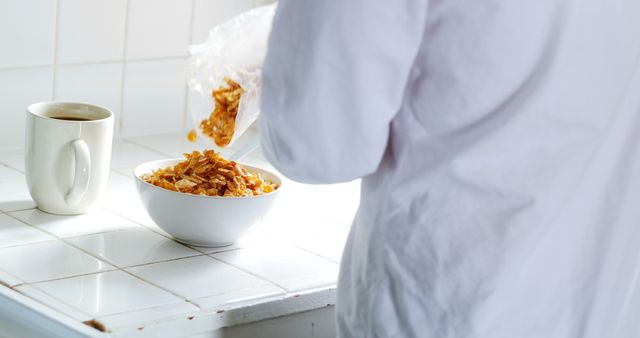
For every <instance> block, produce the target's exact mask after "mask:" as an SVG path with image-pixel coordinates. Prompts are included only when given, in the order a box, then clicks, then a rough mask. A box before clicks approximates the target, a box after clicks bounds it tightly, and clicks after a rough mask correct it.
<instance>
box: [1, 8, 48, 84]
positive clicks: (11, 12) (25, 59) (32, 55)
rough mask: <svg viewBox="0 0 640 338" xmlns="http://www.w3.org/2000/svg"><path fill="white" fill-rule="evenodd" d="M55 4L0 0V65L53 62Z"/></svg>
mask: <svg viewBox="0 0 640 338" xmlns="http://www.w3.org/2000/svg"><path fill="white" fill-rule="evenodd" d="M55 5H56V1H55V0H21V1H14V0H0V41H2V47H1V48H2V52H1V53H0V68H8V67H23V66H33V65H50V64H52V63H53V50H54V37H55V22H56V15H55V14H56V7H55ZM1 93H2V94H4V92H1Z"/></svg>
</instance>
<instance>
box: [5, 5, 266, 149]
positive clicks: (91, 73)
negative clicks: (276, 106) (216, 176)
mask: <svg viewBox="0 0 640 338" xmlns="http://www.w3.org/2000/svg"><path fill="white" fill-rule="evenodd" d="M271 1H273V0H180V1H175V0H109V1H103V0H102V1H101V0H21V1H13V0H0V42H1V47H0V48H1V50H2V52H0V120H1V121H2V123H0V151H3V152H4V151H6V150H11V149H19V148H22V147H23V146H24V113H25V109H26V107H27V105H29V104H31V103H34V102H38V101H45V100H52V99H55V100H64V101H85V102H88V103H96V104H99V105H104V106H107V107H108V108H110V109H111V110H113V111H114V112H115V113H116V117H120V120H117V121H116V123H117V126H116V132H117V133H118V134H117V136H124V135H126V136H138V135H146V134H155V133H162V132H175V131H184V127H185V126H184V121H186V120H187V119H186V118H185V117H186V111H187V109H186V108H187V105H188V103H187V102H185V92H186V86H185V78H184V66H185V65H186V60H187V57H188V47H189V45H190V44H192V43H194V42H198V43H199V42H202V41H203V40H204V38H205V37H206V35H207V32H208V31H209V29H210V28H211V27H213V26H214V25H216V24H218V23H221V22H222V21H226V20H227V19H229V18H231V17H232V16H234V15H235V14H237V13H240V12H242V11H244V10H247V9H249V8H251V7H253V6H255V5H257V4H264V3H267V2H271ZM150 117H154V119H152V120H150V119H149V118H150ZM150 121H153V123H150ZM118 126H119V127H120V128H118Z"/></svg>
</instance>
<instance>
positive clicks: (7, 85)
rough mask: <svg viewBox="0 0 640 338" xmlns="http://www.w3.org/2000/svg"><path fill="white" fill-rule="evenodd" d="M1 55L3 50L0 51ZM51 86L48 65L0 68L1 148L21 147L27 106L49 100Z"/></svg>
mask: <svg viewBox="0 0 640 338" xmlns="http://www.w3.org/2000/svg"><path fill="white" fill-rule="evenodd" d="M0 21H1V20H0ZM0 41H1V40H0ZM2 54H4V53H0V55H2ZM52 88H53V69H52V68H50V67H45V68H33V69H17V70H2V71H0V120H1V121H2V123H0V146H1V147H2V148H4V149H7V148H19V147H23V144H24V121H25V114H26V109H27V105H29V104H31V103H35V102H39V101H46V100H51V92H52Z"/></svg>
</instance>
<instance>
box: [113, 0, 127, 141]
mask: <svg viewBox="0 0 640 338" xmlns="http://www.w3.org/2000/svg"><path fill="white" fill-rule="evenodd" d="M125 1H126V3H125V9H124V38H123V40H122V44H123V45H122V58H121V60H120V61H121V62H122V68H121V70H120V102H119V105H118V109H119V111H118V114H120V116H119V118H118V125H117V126H116V133H117V134H121V133H122V129H123V125H124V122H123V121H124V95H125V93H124V85H125V77H126V75H125V74H126V70H127V44H128V42H129V9H130V4H131V1H129V0H125Z"/></svg>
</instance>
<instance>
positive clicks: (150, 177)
mask: <svg viewBox="0 0 640 338" xmlns="http://www.w3.org/2000/svg"><path fill="white" fill-rule="evenodd" d="M184 155H185V158H186V159H185V160H184V161H182V162H179V163H178V164H176V165H175V166H172V167H167V168H161V169H158V170H155V171H152V172H151V173H149V174H145V175H143V176H142V179H143V180H144V181H146V182H147V183H150V184H153V185H155V186H158V187H161V188H165V189H168V190H172V191H177V192H182V193H188V194H194V195H206V196H225V197H230V196H233V197H241V196H256V195H262V194H266V193H269V192H272V191H274V190H275V189H277V188H278V186H277V185H276V184H274V183H272V182H269V181H267V180H265V179H263V178H262V177H261V175H260V174H256V173H252V172H249V171H247V170H246V169H245V168H244V167H242V166H241V165H240V164H238V163H236V162H234V161H227V160H226V159H224V158H223V157H222V156H220V154H218V153H216V152H215V151H213V150H205V151H204V152H203V153H201V152H199V151H193V152H192V153H190V154H184Z"/></svg>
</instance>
